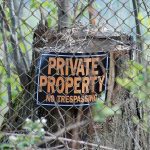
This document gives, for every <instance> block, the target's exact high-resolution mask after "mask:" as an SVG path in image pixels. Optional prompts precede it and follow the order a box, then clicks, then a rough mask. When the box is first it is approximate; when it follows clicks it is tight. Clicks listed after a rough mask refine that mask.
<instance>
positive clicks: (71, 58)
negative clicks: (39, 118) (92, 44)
mask: <svg viewBox="0 0 150 150" xmlns="http://www.w3.org/2000/svg"><path fill="white" fill-rule="evenodd" d="M107 72H108V53H104V52H98V53H92V54H91V53H90V54H89V53H75V54H74V53H54V52H49V53H43V54H41V57H40V59H39V62H38V67H37V72H36V95H35V99H36V102H37V105H45V106H56V105H59V106H85V105H91V104H93V103H94V102H95V101H96V100H97V98H98V97H99V96H100V95H101V94H102V93H103V94H104V95H105V96H106V90H107Z"/></svg>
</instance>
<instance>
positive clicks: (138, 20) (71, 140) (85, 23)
mask: <svg viewBox="0 0 150 150" xmlns="http://www.w3.org/2000/svg"><path fill="white" fill-rule="evenodd" d="M0 31H1V32H0V129H1V130H0V143H1V144H0V149H25V148H27V149H52V150H57V149H62V150H69V149H71V150H75V149H81V150H88V149H89V150H92V149H96V150H101V149H106V150H115V149H123V150H126V149H129V150H130V149H131V150H132V149H133V150H138V149H139V150H141V149H143V150H149V149H150V136H149V132H150V131H149V129H150V119H149V118H150V113H149V109H150V102H149V100H150V90H149V88H150V63H149V62H150V46H149V45H150V1H149V0H84V1H83V0H16V1H15V0H4V1H2V0H0ZM49 52H51V54H52V53H53V54H55V56H53V58H54V59H56V60H57V59H58V58H59V55H60V54H62V53H66V55H67V54H70V55H71V56H70V57H69V58H68V64H67V63H66V62H65V65H64V66H63V67H64V68H65V67H66V68H67V67H68V68H69V69H71V66H69V63H70V64H71V60H73V61H72V64H73V63H74V64H75V59H76V58H77V54H80V55H79V56H78V57H79V61H80V60H81V58H82V57H81V55H82V54H85V53H86V54H88V55H90V56H91V54H93V55H94V54H95V55H97V54H98V52H102V53H106V54H108V58H106V56H105V57H102V58H101V59H100V61H99V62H98V64H99V65H100V66H101V71H102V72H103V73H105V74H106V76H107V80H106V79H105V83H104V82H102V81H101V84H102V87H103V88H102V89H103V92H101V93H100V94H98V97H97V99H96V101H97V102H96V103H95V104H94V105H93V104H89V105H86V106H83V105H80V106H77V105H75V104H72V106H69V107H62V106H60V105H59V103H58V102H57V101H53V105H55V106H45V104H46V103H47V98H46V97H45V98H43V99H42V100H40V103H38V102H37V97H36V96H35V95H37V93H38V92H37V91H40V92H42V93H43V94H45V95H46V94H48V93H47V91H46V90H45V88H41V87H39V82H37V80H38V78H39V75H40V76H45V74H44V71H43V70H46V69H47V68H48V67H49V63H50V62H49V60H48V59H47V57H44V59H43V61H44V62H45V63H46V65H45V66H43V67H42V69H41V68H40V67H41V66H42V65H41V66H40V65H39V64H40V59H41V57H42V54H45V53H49ZM106 59H107V60H108V64H106V65H107V67H108V68H107V67H105V63H103V61H105V60H106ZM69 60H70V61H69ZM91 60H92V59H91ZM79 63H80V62H79ZM57 64H58V62H57ZM51 65H52V64H51ZM59 65H62V64H59ZM80 65H81V66H82V65H83V66H84V65H85V62H84V61H82V62H81V64H80ZM74 66H75V65H74ZM81 66H80V67H81ZM39 69H41V70H40V71H39ZM80 69H81V68H80ZM89 69H91V68H90V67H89ZM84 70H86V68H85V67H84ZM38 71H39V73H37V72H38ZM53 72H54V73H53V75H52V76H53V77H55V78H57V79H58V77H60V78H61V83H60V82H58V83H59V86H57V84H58V83H56V82H54V81H53V80H52V78H51V79H50V78H47V79H45V78H44V79H43V80H45V82H46V80H47V83H48V82H49V84H51V85H50V87H51V88H52V87H56V88H55V90H54V93H55V94H56V93H57V94H58V91H59V92H60V91H61V90H62V87H63V86H64V88H67V86H68V85H67V84H70V85H71V83H70V82H72V81H69V78H72V77H73V72H75V75H74V76H75V77H77V78H79V79H80V76H81V80H80V81H79V83H76V85H75V83H74V88H72V87H68V89H69V88H70V90H69V91H68V92H65V90H64V92H62V93H61V97H63V98H67V97H68V96H70V95H71V94H72V93H73V92H74V91H75V89H76V90H77V88H79V85H83V84H86V85H89V87H88V88H89V90H90V89H91V88H92V87H96V85H97V84H100V82H99V79H97V80H94V81H95V82H94V84H93V81H92V80H93V78H91V77H90V76H91V71H89V74H88V77H89V79H90V80H89V84H87V82H88V81H87V80H84V81H83V79H82V75H81V73H80V74H77V73H76V72H77V70H75V69H74V70H73V71H70V72H71V73H70V74H69V75H67V76H65V75H62V72H61V68H59V69H55V70H53ZM83 74H84V73H83ZM106 76H105V78H106ZM75 77H74V78H75ZM67 79H68V80H67ZM63 81H64V82H63ZM41 82H43V84H44V81H42V80H41ZM72 86H73V83H72ZM96 88H97V87H96ZM104 88H106V89H104ZM51 90H52V91H53V89H51ZM82 90H83V91H85V92H84V93H82V96H83V97H86V96H87V95H88V92H87V91H88V90H87V87H84V89H82ZM59 94H60V93H59ZM88 99H89V97H88ZM61 100H62V99H61ZM62 101H63V100H62ZM63 102H64V101H63ZM74 102H75V101H74ZM48 103H49V102H48ZM37 104H38V105H37ZM45 119H46V120H45Z"/></svg>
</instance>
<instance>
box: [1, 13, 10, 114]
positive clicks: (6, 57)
mask: <svg viewBox="0 0 150 150" xmlns="http://www.w3.org/2000/svg"><path fill="white" fill-rule="evenodd" d="M0 20H1V33H2V38H3V45H4V52H5V63H6V70H7V72H6V74H7V78H8V79H9V78H10V77H11V73H10V62H9V56H8V48H7V39H6V34H5V27H4V21H3V19H2V18H1V16H0ZM7 93H8V106H9V116H11V115H12V93H11V84H10V82H7Z"/></svg>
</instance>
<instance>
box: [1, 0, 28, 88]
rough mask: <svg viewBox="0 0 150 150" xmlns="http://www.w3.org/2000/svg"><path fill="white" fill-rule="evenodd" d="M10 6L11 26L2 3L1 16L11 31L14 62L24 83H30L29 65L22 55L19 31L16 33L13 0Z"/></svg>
mask: <svg viewBox="0 0 150 150" xmlns="http://www.w3.org/2000/svg"><path fill="white" fill-rule="evenodd" d="M9 8H10V12H11V13H10V15H11V18H12V26H11V28H10V26H9V24H8V21H7V19H6V15H5V13H4V10H3V8H2V6H1V5H0V16H1V18H2V19H3V20H4V23H5V28H6V29H7V31H9V32H10V41H11V45H12V48H13V62H14V65H15V67H16V70H17V73H18V76H19V79H20V81H21V83H22V85H24V86H25V85H26V84H27V83H28V78H27V76H26V73H27V72H28V70H27V65H26V63H25V60H24V57H21V56H23V55H22V52H21V49H20V47H19V45H18V44H19V43H18V37H17V33H16V30H17V27H16V25H17V24H16V20H15V16H13V15H15V14H14V9H13V8H14V7H13V4H12V1H9Z"/></svg>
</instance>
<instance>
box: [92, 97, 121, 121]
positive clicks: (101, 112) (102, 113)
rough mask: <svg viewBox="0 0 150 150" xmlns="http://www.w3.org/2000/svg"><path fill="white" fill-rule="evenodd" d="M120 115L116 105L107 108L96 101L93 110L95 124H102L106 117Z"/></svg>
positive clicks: (99, 101)
mask: <svg viewBox="0 0 150 150" xmlns="http://www.w3.org/2000/svg"><path fill="white" fill-rule="evenodd" d="M118 114H120V108H119V106H118V105H114V106H111V105H110V106H107V105H106V104H105V103H104V102H103V101H102V100H97V102H96V105H95V109H94V116H95V117H94V120H95V121H96V122H104V121H105V120H106V119H107V118H108V117H111V116H114V115H118Z"/></svg>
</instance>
